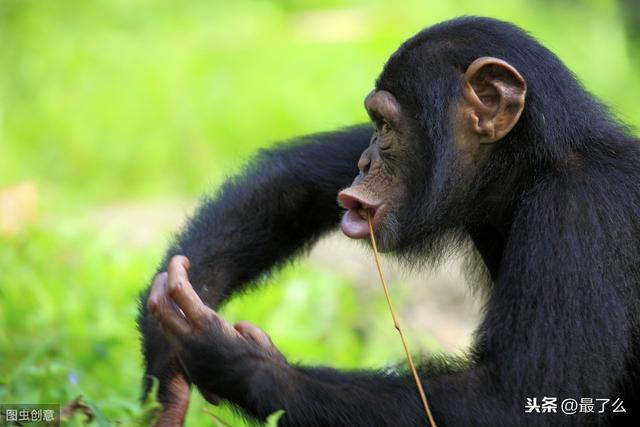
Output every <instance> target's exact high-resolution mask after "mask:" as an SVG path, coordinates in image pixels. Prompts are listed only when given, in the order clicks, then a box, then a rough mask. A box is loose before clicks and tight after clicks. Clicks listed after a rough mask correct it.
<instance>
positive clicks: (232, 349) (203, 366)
mask: <svg viewBox="0 0 640 427" xmlns="http://www.w3.org/2000/svg"><path fill="white" fill-rule="evenodd" d="M188 268H189V260H188V259H187V258H186V257H184V256H174V257H173V258H172V259H171V261H170V263H169V269H168V272H164V273H161V274H158V275H157V276H156V277H155V279H154V281H153V286H152V289H151V293H150V295H149V299H148V307H149V311H150V312H151V313H152V314H153V316H154V317H155V318H156V319H157V320H158V321H159V322H160V324H161V326H162V329H163V332H164V333H165V335H166V336H167V338H168V340H169V342H170V343H171V345H172V347H173V350H174V351H175V352H176V354H177V355H178V357H179V358H180V361H181V363H182V365H183V367H184V368H185V371H186V372H187V374H188V375H189V377H190V378H191V381H193V383H194V384H195V385H197V386H198V388H199V389H200V391H201V392H202V394H203V395H204V397H205V398H206V399H207V400H209V401H210V402H212V403H218V398H217V397H221V398H224V399H229V400H231V401H234V402H236V403H241V401H242V400H243V399H246V398H247V396H248V395H250V394H251V388H252V384H253V383H254V381H255V380H257V381H261V382H262V381H264V379H256V378H255V377H258V378H260V377H264V375H262V374H264V373H268V372H273V373H275V372H277V371H279V372H280V373H283V372H282V371H283V370H287V368H288V367H289V366H288V364H287V362H286V360H285V358H284V356H283V355H282V353H280V351H278V349H276V348H275V346H274V345H273V343H272V342H271V338H269V336H268V335H267V334H266V333H265V332H264V331H262V330H261V329H259V328H258V327H257V326H255V325H252V324H250V323H249V322H240V323H237V324H236V325H235V326H232V325H231V324H230V323H229V322H227V321H226V320H225V319H223V318H222V317H221V316H220V315H218V313H216V312H215V311H214V310H212V309H211V308H209V307H207V306H206V305H205V304H204V303H203V302H202V300H201V299H200V297H198V295H197V294H196V292H195V291H194V290H193V287H192V286H191V283H189V278H188V276H187V269H188Z"/></svg>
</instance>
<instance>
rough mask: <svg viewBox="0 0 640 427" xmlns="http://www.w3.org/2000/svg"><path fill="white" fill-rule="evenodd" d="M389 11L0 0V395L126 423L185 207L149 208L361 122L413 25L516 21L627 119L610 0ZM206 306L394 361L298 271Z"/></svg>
mask: <svg viewBox="0 0 640 427" xmlns="http://www.w3.org/2000/svg"><path fill="white" fill-rule="evenodd" d="M398 4H399V3H398V2H392V1H346V0H343V1H341V0H333V1H330V2H321V1H317V0H316V1H302V2H299V1H285V0H282V1H248V0H240V1H234V2H229V1H213V2H211V1H187V2H173V1H168V0H166V1H157V0H142V1H138V2H129V1H124V0H118V1H95V2H86V1H81V0H77V1H72V0H61V1H36V0H0V188H3V187H11V186H13V185H16V184H18V183H21V182H25V181H27V182H31V183H33V184H34V185H35V188H36V190H37V192H36V196H35V198H36V201H37V202H38V204H39V209H38V210H37V211H36V213H34V214H33V215H31V216H32V217H33V218H31V219H29V218H30V217H31V216H29V215H25V217H28V218H25V220H24V221H23V224H22V225H21V226H19V227H18V228H17V231H16V232H14V233H12V234H6V233H5V234H4V235H1V236H0V248H1V249H0V271H1V272H2V274H1V275H0V402H23V403H38V402H59V403H66V402H69V401H70V400H72V399H73V398H75V397H76V396H78V395H79V394H82V395H83V396H85V398H86V399H87V400H88V401H89V402H91V403H92V404H93V405H95V406H96V407H97V408H99V410H100V411H101V413H103V414H104V416H105V418H106V419H109V420H128V421H132V420H135V419H136V417H139V416H140V414H141V410H140V408H139V405H138V402H137V398H138V393H139V383H140V377H141V374H142V370H141V359H140V356H139V344H138V335H137V331H136V328H135V316H136V304H137V302H136V298H137V295H138V293H139V292H140V291H141V290H142V289H143V287H144V286H145V284H146V283H147V282H148V280H149V278H150V275H151V274H152V272H153V271H154V268H155V266H156V264H157V263H158V261H159V260H160V258H161V255H162V252H163V250H164V247H165V246H166V242H167V241H168V239H169V238H170V234H171V232H172V231H173V230H175V226H174V224H176V223H178V222H179V220H180V218H181V217H183V216H184V214H185V213H186V211H187V210H184V209H182V210H181V209H177V210H176V211H170V210H169V213H167V206H184V205H185V201H187V202H186V204H187V205H192V203H193V201H194V200H195V198H196V197H197V196H198V195H199V194H201V193H203V192H205V191H211V190H212V189H213V188H215V186H216V185H218V184H219V183H220V181H221V180H222V179H223V178H224V177H225V176H226V175H228V174H230V173H232V172H233V171H235V170H237V168H238V167H239V166H240V165H241V164H242V163H243V162H244V161H246V160H247V158H248V157H249V156H250V155H251V154H252V153H253V152H254V151H255V150H256V149H258V148H259V147H263V146H266V145H268V144H270V143H272V142H273V141H277V140H281V139H286V138H290V137H292V136H295V135H298V134H301V133H307V132H313V131H320V130H326V129H331V128H335V127H339V126H345V125H349V124H352V123H355V122H359V121H364V120H366V115H365V113H364V110H363V108H362V101H363V98H364V96H365V95H366V94H367V93H368V91H369V90H370V89H371V87H372V86H373V81H374V80H375V77H376V75H377V73H378V72H379V71H380V69H381V67H382V65H383V63H384V61H385V60H386V58H387V57H388V56H389V54H390V53H391V52H393V50H394V49H395V48H396V47H397V46H398V45H399V44H400V43H401V42H402V41H403V40H405V39H406V38H407V37H409V36H410V35H412V34H413V33H415V32H416V31H418V30H419V29H420V28H422V27H424V26H426V25H429V24H432V23H435V22H438V21H440V20H443V19H447V18H451V17H454V16H457V15H460V14H482V15H490V16H495V17H499V18H503V19H507V20H511V21H513V22H515V23H517V24H519V25H522V26H523V27H525V28H527V29H529V30H530V31H531V32H532V33H533V34H534V35H536V36H537V37H539V38H540V39H541V40H542V41H543V42H544V43H545V44H546V45H547V46H549V47H550V48H552V49H553V50H554V51H555V52H556V53H558V55H559V56H560V57H561V58H562V59H563V60H565V61H566V62H567V64H568V65H569V66H570V67H571V68H572V69H573V70H574V71H575V72H576V74H577V75H578V76H579V77H580V78H581V79H582V80H583V81H584V83H585V85H586V86H587V87H588V88H590V90H592V91H593V92H594V93H595V94H597V95H598V96H600V97H602V98H603V99H604V100H605V101H607V102H609V103H610V104H611V105H612V106H613V107H614V108H615V109H616V110H617V111H618V112H619V114H620V115H621V116H623V117H625V118H626V119H627V121H628V122H630V123H631V124H633V125H635V126H638V125H640V104H638V102H637V99H636V97H634V96H632V94H637V93H640V76H639V74H638V73H637V71H636V70H637V65H638V62H635V63H634V62H633V61H632V59H631V58H629V56H628V55H627V51H629V49H628V48H629V46H627V45H626V39H625V35H624V31H623V28H622V26H621V23H620V20H619V16H618V12H617V10H616V7H615V2H613V1H610V0H592V1H582V2H580V1H576V2H551V1H542V0H539V1H524V0H514V1H511V2H506V3H505V2H498V1H496V2H493V3H492V2H489V3H488V4H487V2H476V1H472V0H456V1H445V0H434V1H430V2H424V1H408V2H403V3H402V6H401V7H399V6H398ZM128 206H142V207H143V208H142V209H143V210H144V207H145V206H147V207H148V208H147V210H148V211H149V215H150V217H151V218H152V219H153V218H157V219H158V220H157V223H155V225H153V223H154V221H151V223H152V224H149V222H148V221H146V220H144V221H141V220H139V219H138V220H136V218H138V217H137V216H136V215H133V216H132V217H131V218H129V217H128V215H132V214H131V212H130V211H129V210H127V207H128ZM3 214H4V215H6V212H0V219H1V218H2V217H3V216H2V215H3ZM118 215H124V219H121V220H120V222H119V223H118V222H117V221H116V225H113V223H112V222H111V220H112V219H113V217H115V216H118ZM167 216H169V219H167ZM144 218H146V217H144ZM140 230H148V233H147V235H145V236H143V237H140V238H137V237H136V236H137V234H139V233H138V232H139V231H140ZM372 286H377V284H372ZM401 296H402V295H398V297H401ZM400 305H401V304H400ZM225 314H226V315H227V316H228V317H229V318H230V319H231V320H240V319H248V320H251V321H253V322H255V323H257V324H259V325H260V326H262V327H264V328H265V329H266V330H267V331H268V332H269V333H271V335H272V336H273V338H274V341H275V342H276V344H277V345H278V346H279V347H280V348H281V349H282V350H283V351H284V353H285V354H286V355H288V356H289V357H290V358H291V359H292V360H303V361H305V362H309V363H331V364H334V365H336V366H339V367H347V368H353V367H358V366H376V365H381V364H384V363H393V362H394V361H396V360H399V359H400V358H401V354H402V353H401V351H402V350H401V347H400V345H399V343H398V346H395V347H394V348H390V347H391V346H389V345H388V343H389V342H390V340H397V337H396V336H395V333H394V330H393V328H392V327H391V325H390V324H389V319H388V314H387V312H386V308H385V305H384V301H383V300H382V299H381V297H380V298H378V299H375V300H373V301H371V300H366V299H363V297H362V295H360V294H359V293H358V291H357V290H356V289H355V287H354V286H353V283H351V282H350V281H349V280H348V279H346V278H345V277H343V276H342V275H341V274H340V272H332V271H323V270H320V269H319V268H318V267H316V266H314V265H310V264H308V263H305V262H299V263H297V264H295V265H293V266H291V267H288V268H286V269H285V270H284V271H283V272H281V273H279V274H276V275H275V276H273V277H272V278H271V279H270V280H269V286H267V287H265V288H264V289H263V290H261V291H259V292H256V293H252V294H248V295H245V296H243V297H242V298H240V299H237V300H235V301H233V302H232V303H231V305H229V306H228V307H226V309H225ZM391 342H395V341H391ZM204 406H205V404H204V402H203V401H202V399H201V398H199V397H198V396H196V395H194V404H193V405H192V407H191V415H190V418H189V425H192V426H199V425H207V424H211V421H210V418H209V416H208V415H206V414H204V413H203V411H202V408H203V407H204ZM211 410H212V411H213V412H214V413H216V414H217V415H219V416H220V417H221V418H222V419H224V420H226V421H227V422H229V423H231V424H233V425H239V424H240V423H241V421H239V419H238V418H236V417H234V415H233V414H232V413H231V412H229V411H228V410H226V409H219V408H212V409H211ZM76 424H77V421H76Z"/></svg>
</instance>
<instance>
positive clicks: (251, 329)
mask: <svg viewBox="0 0 640 427" xmlns="http://www.w3.org/2000/svg"><path fill="white" fill-rule="evenodd" d="M234 328H235V330H236V331H238V332H239V333H240V335H242V336H243V337H244V338H245V339H248V340H251V341H253V342H255V343H256V344H258V345H259V346H260V347H262V348H265V349H269V348H271V347H273V342H272V341H271V337H270V336H269V335H268V334H267V333H266V332H265V331H263V330H262V329H260V328H259V327H257V326H256V325H254V324H253V323H251V322H247V321H246V320H242V321H240V322H238V323H236V324H235V325H234Z"/></svg>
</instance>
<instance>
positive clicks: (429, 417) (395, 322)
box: [367, 210, 437, 427]
mask: <svg viewBox="0 0 640 427" xmlns="http://www.w3.org/2000/svg"><path fill="white" fill-rule="evenodd" d="M367 221H368V222H369V236H370V238H371V246H372V247H373V256H374V258H375V260H376V267H377V268H378V274H379V275H380V281H381V282H382V288H383V289H384V296H385V297H386V299H387V304H388V305H389V311H390V312H391V318H392V319H393V326H395V328H396V329H397V331H398V333H399V334H400V340H402V346H403V347H404V352H405V354H406V355H407V360H408V361H409V366H410V367H411V373H412V374H413V379H414V380H415V382H416V386H417V387H418V393H420V399H421V400H422V406H424V411H425V413H426V414H427V421H428V422H429V425H430V426H431V427H437V426H436V421H435V420H434V419H433V415H432V414H431V408H429V403H428V402H427V395H426V394H425V392H424V388H422V383H421V382H420V377H419V376H418V372H417V371H416V367H415V365H414V364H413V359H412V358H411V353H410V352H409V347H407V341H406V340H405V339H404V333H403V332H402V328H401V327H400V321H399V320H398V316H396V311H395V309H394V308H393V303H392V302H391V296H390V295H389V287H388V286H387V281H386V280H385V279H384V274H383V273H382V267H381V266H380V254H379V253H378V246H377V245H376V238H375V236H374V235H373V224H372V223H371V213H370V212H369V210H367Z"/></svg>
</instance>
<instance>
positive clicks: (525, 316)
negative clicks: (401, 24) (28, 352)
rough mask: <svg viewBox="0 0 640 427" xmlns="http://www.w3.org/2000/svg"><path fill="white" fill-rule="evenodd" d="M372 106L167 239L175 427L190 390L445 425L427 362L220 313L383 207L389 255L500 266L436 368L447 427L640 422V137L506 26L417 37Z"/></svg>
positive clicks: (153, 368) (329, 416)
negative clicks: (398, 359)
mask: <svg viewBox="0 0 640 427" xmlns="http://www.w3.org/2000/svg"><path fill="white" fill-rule="evenodd" d="M605 65H606V64H603V70H602V72H603V73H604V72H606V67H605ZM365 107H366V109H367V111H368V113H369V115H370V117H371V119H372V122H373V129H371V127H370V126H358V127H354V128H350V129H345V130H342V131H338V132H334V133H326V134H320V135H315V136H311V137H306V138H303V139H301V140H298V141H295V142H292V143H289V144H286V145H282V146H279V147H276V148H274V149H270V150H265V151H262V152H261V153H260V155H259V156H258V157H257V159H256V160H255V161H254V162H253V163H252V164H251V165H250V166H249V167H247V168H246V169H245V171H244V173H242V174H241V175H240V176H238V177H236V178H234V179H232V180H230V181H229V182H227V183H226V184H225V185H224V186H223V187H222V189H221V190H220V191H219V193H218V194H217V196H216V197H213V198H211V199H207V200H205V201H204V203H203V204H202V205H201V206H200V208H199V209H198V210H197V212H196V213H195V215H194V216H193V218H191V220H190V221H189V222H188V225H187V226H186V228H185V229H184V231H183V233H182V234H181V235H180V236H179V237H178V238H177V240H176V242H175V244H174V245H173V246H172V247H171V249H170V250H169V251H168V254H167V258H166V259H165V261H164V262H163V264H162V268H161V269H160V271H162V270H167V272H164V273H161V274H159V275H157V276H156V278H155V279H154V283H153V286H152V289H151V292H150V294H146V295H145V298H143V303H144V304H143V305H142V313H141V316H140V325H141V329H142V332H143V335H144V355H145V358H146V362H147V370H146V373H147V374H148V375H152V376H155V377H157V378H158V379H159V381H160V392H159V395H160V400H161V402H162V403H164V405H165V410H164V413H163V415H162V420H161V422H160V424H161V425H180V424H182V422H183V417H184V411H185V410H186V407H187V404H188V398H189V388H190V384H195V385H196V386H197V387H198V389H199V390H200V392H201V393H203V395H204V396H205V397H206V398H207V399H208V400H210V401H212V402H215V401H218V400H219V399H223V400H227V401H229V402H231V403H232V404H233V405H235V406H236V407H237V408H239V409H240V410H241V411H243V412H244V413H245V414H247V415H248V416H249V417H251V418H254V419H263V418H265V417H266V416H268V415H269V414H271V413H273V412H275V411H277V410H279V409H283V410H284V411H285V415H284V416H283V418H282V419H281V423H280V425H283V426H417V425H426V424H427V421H426V418H425V415H424V412H423V409H422V407H421V403H420V399H419V395H418V393H417V392H416V388H415V384H414V382H413V380H412V378H411V376H410V374H409V373H407V372H400V369H396V370H394V369H385V370H381V371H356V372H343V371H338V370H335V369H332V368H327V367H307V366H301V365H297V364H292V363H289V362H288V361H287V360H286V359H285V357H284V356H283V355H282V354H281V353H280V352H279V351H278V350H277V349H276V348H275V347H274V346H273V344H272V343H271V340H270V339H269V337H268V336H267V335H266V334H265V333H264V332H262V331H261V330H260V329H258V328H257V327H255V326H253V325H251V324H248V323H239V324H238V325H235V327H234V326H231V325H230V324H229V323H227V322H226V321H225V320H224V319H223V318H222V317H220V316H219V315H218V314H217V313H216V312H214V311H213V309H212V308H213V307H217V306H219V304H221V303H223V302H224V301H226V300H227V299H228V298H229V297H231V296H232V294H234V293H235V292H238V291H239V290H242V289H243V288H245V287H246V286H248V285H249V284H250V283H251V282H253V281H255V280H256V279H257V278H259V277H262V276H263V275H264V274H265V273H266V272H268V271H270V270H273V269H274V268H277V267H278V266H279V265H281V264H282V263H283V262H285V261H286V260H288V259H290V258H291V257H293V256H295V255H297V254H299V253H300V252H303V251H304V250H306V249H308V248H309V247H310V246H311V245H312V244H313V243H314V242H316V240H317V239H318V238H320V237H321V236H322V235H323V234H325V233H326V232H328V231H330V230H332V229H334V228H335V227H336V226H337V225H338V224H339V223H340V221H342V222H341V225H342V230H343V231H344V233H345V234H347V235H348V236H349V237H352V238H366V237H367V234H368V228H367V220H366V218H367V215H368V214H369V213H370V214H371V215H372V217H373V225H374V229H375V235H376V238H377V240H378V241H379V246H380V248H381V250H383V251H385V252H393V253H395V254H397V255H398V256H399V257H400V258H401V259H403V260H413V261H414V262H421V261H424V260H429V259H433V258H438V257H442V256H443V253H449V252H448V250H449V249H450V248H451V247H452V246H453V247H459V246H460V245H464V244H465V242H467V243H468V242H471V244H472V245H473V247H474V248H475V250H476V252H477V253H478V254H479V257H478V259H479V260H480V263H481V264H482V265H484V266H485V267H486V269H485V271H486V274H485V275H483V276H482V277H484V278H485V279H484V280H481V279H478V280H479V281H481V282H482V283H480V284H479V285H481V286H482V287H483V289H485V290H486V295H487V301H486V305H485V313H484V318H483V320H482V322H481V324H480V326H479V328H478V330H477V332H476V335H475V343H474V346H473V348H472V350H471V351H470V352H469V354H468V356H467V357H465V358H459V357H458V358H450V359H446V360H442V358H434V360H425V361H424V363H422V364H421V367H420V372H421V378H422V382H423V384H424V387H425V390H426V393H427V396H428V398H429V401H430V404H431V407H432V410H433V413H434V416H435V420H436V421H437V424H438V426H474V427H480V426H491V427H495V426H524V425H526V426H529V425H531V426H565V425H580V426H592V425H593V426H596V425H597V426H612V425H616V426H617V425H627V424H628V425H640V424H638V422H640V144H639V143H640V141H639V140H638V139H637V138H635V137H634V136H632V134H631V132H630V130H629V129H628V128H627V127H625V126H624V125H623V124H621V123H620V122H619V121H618V120H617V119H616V118H615V117H614V115H613V114H612V113H611V112H610V111H609V110H608V109H607V107H605V106H604V105H603V104H601V103H600V102H599V101H598V100H597V99H595V98H594V96H592V95H591V94H589V93H588V92H587V91H586V90H585V89H584V88H583V87H582V86H581V85H580V83H578V82H577V80H576V78H575V77H574V76H573V74H572V73H571V72H570V71H569V70H568V69H567V68H566V67H565V66H564V65H563V64H562V62H561V61H560V60H559V59H558V58H557V57H556V56H555V55H554V54H552V53H551V52H550V51H549V50H547V49H546V48H544V47H543V46H541V45H540V44H539V43H538V42H536V41H535V40H534V39H533V38H532V37H531V36H529V35H528V34H527V33H525V32H524V31H522V30H521V29H519V28H518V27H516V26H514V25H511V24H508V23H505V22H501V21H497V20H494V19H489V18H477V17H465V18H460V19H455V20H452V21H448V22H444V23H441V24H438V25H435V26H433V27H431V28H428V29H426V30H424V31H422V32H420V33H418V34H417V35H416V36H414V37H413V38H411V39H409V40H408V41H407V42H405V43H404V44H403V45H402V46H401V47H400V48H399V49H398V51H397V52H395V53H394V54H393V55H392V56H391V58H390V59H389V60H388V62H387V63H386V65H385V66H384V69H383V71H382V74H381V75H380V77H379V78H378V80H377V81H376V85H375V89H374V90H373V92H371V94H370V95H369V96H368V97H367V98H366V100H365ZM358 169H359V173H358ZM354 177H355V179H353V178H354ZM351 181H353V182H352V183H351ZM350 183H351V184H350ZM336 197H337V199H338V201H336ZM345 210H346V213H345ZM341 219H342V220H341ZM181 255H184V256H181ZM187 270H188V275H187ZM210 307H211V308H210ZM178 308H179V309H178ZM147 387H148V385H147ZM571 399H573V400H571ZM589 399H591V400H589ZM607 399H609V400H607ZM567 402H568V403H567ZM574 403H575V404H576V405H575V406H574ZM572 408H573V409H572ZM589 411H590V412H591V413H587V412H589ZM623 411H626V412H623ZM599 412H602V413H599Z"/></svg>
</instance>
